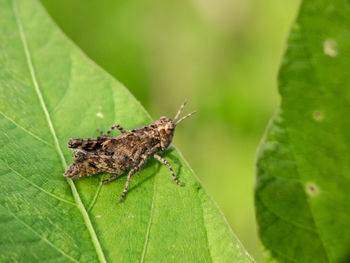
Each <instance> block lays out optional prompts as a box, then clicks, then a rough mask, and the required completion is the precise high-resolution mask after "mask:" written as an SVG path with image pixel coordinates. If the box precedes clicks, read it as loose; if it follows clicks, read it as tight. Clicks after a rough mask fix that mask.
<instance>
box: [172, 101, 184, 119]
mask: <svg viewBox="0 0 350 263" xmlns="http://www.w3.org/2000/svg"><path fill="white" fill-rule="evenodd" d="M186 103H187V100H185V101H184V103H182V105H181V106H180V109H179V110H178V111H177V113H176V115H175V118H174V121H175V120H176V119H177V118H178V117H179V115H180V113H181V112H182V110H183V109H184V107H185V106H186Z"/></svg>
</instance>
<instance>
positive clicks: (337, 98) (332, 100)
mask: <svg viewBox="0 0 350 263" xmlns="http://www.w3.org/2000/svg"><path fill="white" fill-rule="evenodd" d="M349 12H350V4H349V1H345V0H336V1H325V0H305V1H303V3H302V5H301V9H300V12H299V16H298V19H297V21H296V23H295V25H294V26H293V27H292V31H291V33H290V36H289V40H288V47H287V51H286V54H285V56H284V59H283V63H282V67H281V70H280V74H279V91H280V94H281V96H282V104H281V107H280V109H279V111H278V112H277V113H276V115H275V116H274V117H273V119H272V120H271V123H270V125H269V127H268V129H267V132H266V135H265V138H264V140H263V143H262V145H261V147H260V149H259V153H258V161H257V186H256V211H257V219H258V223H259V234H260V238H261V240H262V242H263V244H264V246H265V248H266V249H267V250H268V251H269V252H270V254H271V258H272V259H273V261H276V260H277V262H300V263H303V262H319V263H323V262H339V263H345V262H349V261H350V228H349V226H350V195H349V192H350V137H349V134H350V118H349V113H350V84H349V73H348V71H349V68H350V56H349V54H350V42H349V39H350V30H349V28H350V17H349V15H348V14H349Z"/></svg>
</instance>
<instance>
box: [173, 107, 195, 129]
mask: <svg viewBox="0 0 350 263" xmlns="http://www.w3.org/2000/svg"><path fill="white" fill-rule="evenodd" d="M196 112H197V111H196V110H195V111H192V112H191V113H189V114H187V115H186V116H183V117H182V118H181V119H180V120H178V121H177V122H176V123H175V126H176V125H178V124H179V123H180V122H182V121H183V120H184V119H187V118H188V117H190V116H192V115H193V114H195V113H196Z"/></svg>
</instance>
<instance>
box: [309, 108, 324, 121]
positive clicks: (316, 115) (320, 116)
mask: <svg viewBox="0 0 350 263" xmlns="http://www.w3.org/2000/svg"><path fill="white" fill-rule="evenodd" d="M312 117H313V118H314V120H315V121H322V120H323V118H324V115H323V113H322V112H321V111H319V110H316V111H314V112H313V113H312Z"/></svg>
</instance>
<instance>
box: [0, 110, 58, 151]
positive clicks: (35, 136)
mask: <svg viewBox="0 0 350 263" xmlns="http://www.w3.org/2000/svg"><path fill="white" fill-rule="evenodd" d="M0 114H1V115H2V116H3V117H4V118H5V119H6V120H8V121H10V122H12V123H13V124H14V125H15V126H16V127H18V128H20V129H21V130H23V131H24V132H26V133H27V134H29V135H30V136H32V137H34V138H35V139H37V140H39V141H41V142H42V143H45V144H47V145H48V146H50V147H52V145H51V144H50V143H48V142H47V141H45V140H44V139H41V138H40V137H39V136H37V135H35V134H34V133H32V132H30V131H28V130H27V129H26V128H24V127H23V126H21V125H19V124H18V123H17V122H15V121H14V120H12V119H11V118H10V117H8V116H7V115H5V114H4V113H3V112H1V111H0Z"/></svg>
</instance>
